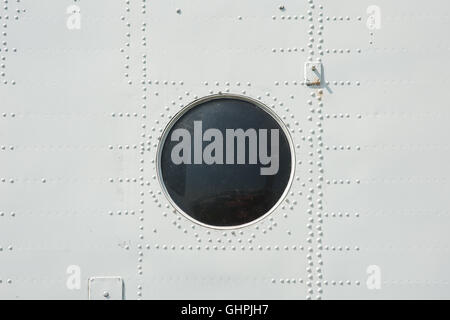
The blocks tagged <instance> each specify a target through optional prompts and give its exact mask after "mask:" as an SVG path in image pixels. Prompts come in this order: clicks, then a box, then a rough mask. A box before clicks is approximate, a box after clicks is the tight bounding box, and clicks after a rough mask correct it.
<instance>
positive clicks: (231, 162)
mask: <svg viewBox="0 0 450 320" xmlns="http://www.w3.org/2000/svg"><path fill="white" fill-rule="evenodd" d="M169 136H170V138H169V139H168V137H169ZM277 137H278V140H277ZM255 145H256V147H255ZM156 166H157V175H158V179H159V182H160V184H161V188H162V190H163V192H164V194H165V196H166V197H167V199H168V200H169V202H170V203H171V205H172V206H173V207H174V208H175V209H176V210H177V211H178V212H179V213H181V214H182V215H184V216H185V217H186V218H187V219H189V220H191V221H193V222H195V223H197V224H199V225H202V226H205V227H209V228H214V229H236V228H242V227H245V226H248V225H251V224H254V223H256V222H258V221H261V220H262V219H264V218H265V217H267V216H268V215H270V214H271V213H272V212H273V211H274V210H275V209H276V208H277V207H278V205H279V204H280V203H281V202H282V201H283V200H284V198H285V196H286V194H287V193H288V191H289V188H290V185H291V183H292V180H293V176H294V169H295V153H294V147H293V143H292V138H291V136H290V134H289V131H288V130H287V128H286V126H285V125H284V123H283V122H282V120H281V119H280V118H279V117H278V116H277V115H276V114H275V113H274V112H273V111H272V110H270V109H269V108H268V107H267V106H265V105H264V104H262V103H261V102H260V101H257V100H255V99H252V98H249V97H246V96H241V95H236V94H216V95H210V96H206V97H203V98H200V99H197V100H195V101H193V102H191V103H190V104H189V105H187V106H186V107H184V108H183V109H182V110H180V111H179V112H178V113H177V114H176V115H175V116H174V117H173V118H172V119H171V121H170V122H169V123H168V125H167V126H166V128H165V129H164V131H163V134H162V136H161V139H160V142H159V145H158V150H157V159H156Z"/></svg>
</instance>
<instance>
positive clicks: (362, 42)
mask: <svg viewBox="0 0 450 320" xmlns="http://www.w3.org/2000/svg"><path fill="white" fill-rule="evenodd" d="M0 2H1V6H0V17H1V19H0V39H1V41H0V49H1V50H0V298H1V299H51V298H56V299H88V298H95V299H121V298H126V299H171V298H172V299H183V298H184V299H202V298H203V299H350V298H353V299H394V298H406V299H412V298H425V299H431V298H438V299H443V298H450V283H449V281H450V278H449V274H448V270H449V268H450V253H449V245H450V237H449V233H448V226H449V223H450V215H449V209H450V202H449V197H448V194H449V191H450V190H449V180H448V179H449V176H450V169H449V168H450V167H449V165H448V162H449V161H448V160H449V157H450V144H449V138H450V127H449V125H448V121H449V118H450V114H449V108H448V105H449V102H448V101H449V98H450V90H448V86H449V80H448V79H449V72H450V67H449V63H448V54H449V48H450V43H449V40H448V36H447V33H446V31H447V30H449V27H450V17H449V14H450V4H449V2H448V1H444V0H430V1H426V2H424V1H418V0H414V1H411V0H408V1H407V0H397V1H388V0H375V1H366V0H346V1H333V0H323V1H317V0H304V1H300V0H285V1H281V2H279V3H277V2H274V1H271V0H252V1H237V0H233V1H229V0H227V1H225V0H207V1H206V0H175V1H164V0H156V1H144V0H128V1H127V0H120V1H119V0H115V1H111V0H90V1H73V0H40V1H34V0H20V1H13V0H9V1H5V0H2V1H0ZM314 66H315V68H314V69H313V67H314ZM305 69H306V70H305ZM220 92H222V93H234V94H239V95H243V96H247V97H249V98H252V99H257V100H260V101H261V102H262V103H263V104H264V105H266V106H268V107H269V108H271V110H273V111H274V112H275V113H276V114H277V115H278V117H279V118H280V119H281V120H282V121H283V122H284V123H285V125H286V126H287V127H288V128H289V130H290V134H291V137H292V144H293V146H294V150H295V152H296V154H295V159H296V162H295V174H294V178H293V182H292V185H291V187H290V190H289V192H288V194H287V196H286V198H285V199H284V201H283V203H282V204H281V205H279V206H278V207H277V209H276V210H274V212H273V213H271V214H270V215H269V216H267V217H266V218H264V219H263V220H261V221H259V222H258V223H256V224H252V225H249V226H247V227H244V228H239V229H236V230H215V229H212V228H207V227H204V226H201V225H198V224H196V223H193V222H192V221H190V220H188V219H186V218H185V217H184V216H183V215H181V214H179V213H177V212H176V211H175V210H174V209H173V207H172V206H171V204H170V202H169V200H168V199H167V198H166V196H165V195H164V192H162V189H161V185H160V182H159V180H158V175H157V166H156V159H157V149H158V143H159V138H160V136H161V134H162V133H163V131H164V129H165V128H166V125H167V123H168V122H169V121H170V119H171V117H173V116H174V115H175V114H176V113H177V112H179V111H180V110H181V109H182V108H183V107H185V106H186V105H188V104H189V103H191V102H192V101H194V100H196V99H199V98H202V97H205V96H208V95H211V94H218V93H220Z"/></svg>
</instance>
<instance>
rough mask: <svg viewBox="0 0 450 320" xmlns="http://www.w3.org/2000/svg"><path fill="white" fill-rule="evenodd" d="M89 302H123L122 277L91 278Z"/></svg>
mask: <svg viewBox="0 0 450 320" xmlns="http://www.w3.org/2000/svg"><path fill="white" fill-rule="evenodd" d="M88 290H89V300H123V298H124V293H123V280H122V278H121V277H91V278H89V289H88Z"/></svg>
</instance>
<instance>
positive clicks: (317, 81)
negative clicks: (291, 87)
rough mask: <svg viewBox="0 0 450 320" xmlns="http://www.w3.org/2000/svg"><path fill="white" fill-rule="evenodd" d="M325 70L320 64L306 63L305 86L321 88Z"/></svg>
mask: <svg viewBox="0 0 450 320" xmlns="http://www.w3.org/2000/svg"><path fill="white" fill-rule="evenodd" d="M322 78H323V68H322V63H320V62H306V63H305V84H306V85H307V86H321V84H322Z"/></svg>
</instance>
